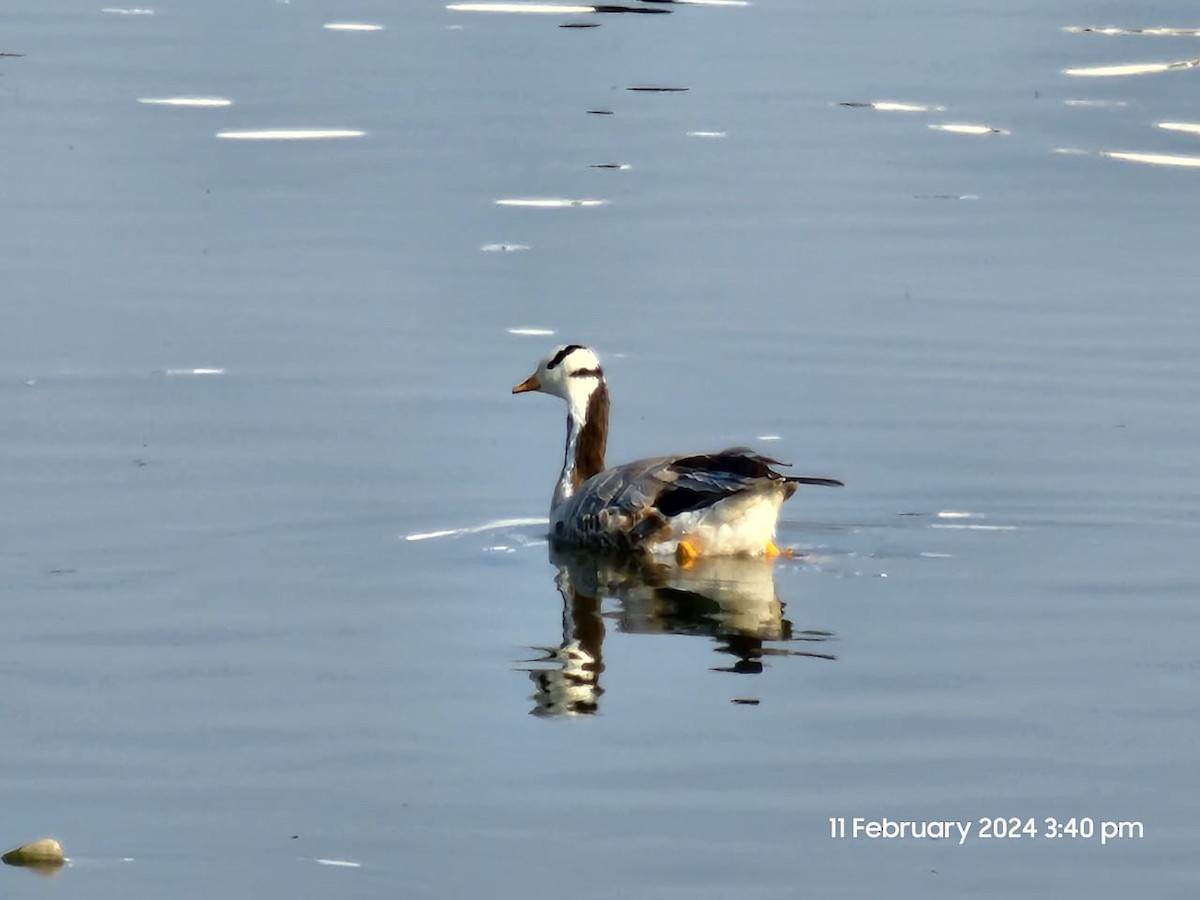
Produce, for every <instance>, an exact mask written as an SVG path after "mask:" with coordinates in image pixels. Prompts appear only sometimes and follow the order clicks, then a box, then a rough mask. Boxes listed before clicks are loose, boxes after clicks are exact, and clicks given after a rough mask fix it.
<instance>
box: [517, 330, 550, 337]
mask: <svg viewBox="0 0 1200 900" xmlns="http://www.w3.org/2000/svg"><path fill="white" fill-rule="evenodd" d="M506 330H507V331H508V333H509V334H516V335H520V336H521V337H550V336H551V335H552V334H554V329H552V328H509V329H506Z"/></svg>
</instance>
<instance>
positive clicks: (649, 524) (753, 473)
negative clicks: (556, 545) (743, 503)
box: [553, 447, 841, 549]
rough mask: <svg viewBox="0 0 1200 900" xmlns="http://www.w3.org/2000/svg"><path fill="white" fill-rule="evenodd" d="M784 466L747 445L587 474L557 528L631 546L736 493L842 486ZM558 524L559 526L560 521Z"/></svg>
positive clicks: (557, 512) (560, 531)
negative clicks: (675, 520) (797, 473)
mask: <svg viewBox="0 0 1200 900" xmlns="http://www.w3.org/2000/svg"><path fill="white" fill-rule="evenodd" d="M779 465H786V464H785V463H780V462H778V461H777V460H774V459H771V458H770V457H767V456H762V455H760V454H757V453H755V452H754V451H752V450H749V449H748V448H745V447H731V448H729V449H727V450H722V451H720V452H719V453H701V454H697V455H694V456H656V457H651V458H649V459H639V460H636V461H635V462H631V463H625V464H624V465H621V466H615V467H613V468H611V469H606V470H605V471H603V472H601V473H600V474H598V475H595V476H593V477H592V478H589V479H588V480H587V481H585V482H584V483H583V484H582V485H580V487H579V490H578V491H576V492H575V494H574V495H573V496H572V497H570V498H569V499H568V500H567V501H565V502H564V503H563V504H562V506H560V507H559V508H558V509H556V510H555V511H554V516H553V518H554V521H555V523H556V524H555V529H556V532H557V533H558V534H560V535H561V534H563V532H564V531H567V532H568V533H569V534H568V535H563V536H572V537H575V538H577V539H583V540H584V541H586V542H589V543H592V542H595V543H610V544H616V545H618V546H625V547H626V549H632V548H635V547H637V546H638V545H639V544H641V543H642V542H644V541H645V540H647V539H648V538H650V537H652V536H653V535H654V534H655V533H656V532H658V531H659V530H661V529H662V528H663V527H664V526H666V525H667V523H668V520H669V519H671V518H672V517H674V516H677V515H680V514H681V513H685V512H691V511H693V510H699V509H703V508H705V507H708V506H712V505H713V504H715V503H719V502H720V501H721V500H724V499H726V498H728V497H731V496H733V495H735V494H743V493H747V492H753V491H762V490H764V489H768V488H769V489H782V490H783V491H784V492H785V494H784V496H785V497H790V496H791V495H792V494H793V493H794V492H795V490H796V485H797V484H823V485H830V486H840V485H841V482H840V481H837V480H835V479H833V478H812V477H809V476H792V475H784V474H783V473H782V472H778V471H776V470H775V469H774V468H773V467H774V466H779ZM558 523H561V526H562V527H561V528H560V527H559V524H558Z"/></svg>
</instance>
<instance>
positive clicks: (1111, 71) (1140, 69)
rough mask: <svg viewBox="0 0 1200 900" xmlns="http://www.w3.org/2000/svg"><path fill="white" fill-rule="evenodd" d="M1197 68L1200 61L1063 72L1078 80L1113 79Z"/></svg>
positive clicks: (1097, 67) (1067, 70) (1181, 60)
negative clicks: (1122, 76) (1121, 76)
mask: <svg viewBox="0 0 1200 900" xmlns="http://www.w3.org/2000/svg"><path fill="white" fill-rule="evenodd" d="M1197 66H1200V59H1179V60H1175V61H1174V62H1158V63H1122V64H1121V65H1116V66H1085V67H1083V68H1076V69H1063V70H1062V71H1063V74H1064V75H1074V76H1075V77H1076V78H1112V77H1115V76H1120V75H1152V74H1154V73H1156V72H1169V71H1171V70H1172V69H1194V68H1196V67H1197Z"/></svg>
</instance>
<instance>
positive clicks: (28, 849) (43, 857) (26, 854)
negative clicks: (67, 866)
mask: <svg viewBox="0 0 1200 900" xmlns="http://www.w3.org/2000/svg"><path fill="white" fill-rule="evenodd" d="M66 861H67V858H66V857H65V856H63V849H62V846H61V845H60V844H59V843H58V841H56V840H54V838H42V839H41V840H40V841H32V842H30V843H28V844H22V845H21V846H20V847H16V848H15V849H12V850H9V851H8V852H7V853H5V854H4V855H3V856H0V862H3V863H5V864H6V865H9V866H30V867H32V868H42V869H51V868H54V869H57V868H58V867H59V866H61V865H62V864H63V863H65V862H66Z"/></svg>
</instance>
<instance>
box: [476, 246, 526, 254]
mask: <svg viewBox="0 0 1200 900" xmlns="http://www.w3.org/2000/svg"><path fill="white" fill-rule="evenodd" d="M479 249H480V250H482V251H483V252H484V253H518V252H520V251H522V250H528V249H530V248H529V245H528V244H484V245H483V246H482V247H480V248H479Z"/></svg>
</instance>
